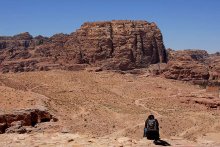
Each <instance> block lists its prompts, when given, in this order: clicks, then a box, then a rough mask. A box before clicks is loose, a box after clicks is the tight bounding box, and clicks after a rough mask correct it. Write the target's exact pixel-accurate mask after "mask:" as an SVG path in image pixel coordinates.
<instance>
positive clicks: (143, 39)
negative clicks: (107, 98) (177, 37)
mask: <svg viewBox="0 0 220 147" xmlns="http://www.w3.org/2000/svg"><path fill="white" fill-rule="evenodd" d="M166 60H167V58H166V50H165V47H164V44H163V38H162V34H161V32H160V30H159V29H158V27H157V26H156V24H155V23H149V22H146V21H106V22H92V23H84V24H83V25H82V26H81V28H80V29H78V30H77V31H76V32H74V33H71V34H69V35H67V34H56V35H54V36H52V37H50V38H47V37H43V36H37V37H32V36H31V35H30V34H29V33H27V32H26V33H22V34H19V35H15V36H13V37H0V63H1V67H0V71H1V72H10V71H12V72H23V71H34V70H49V69H68V70H77V68H80V67H85V66H87V65H90V66H98V67H102V68H103V69H114V70H129V69H134V68H141V67H147V66H149V65H150V64H154V63H159V62H166Z"/></svg>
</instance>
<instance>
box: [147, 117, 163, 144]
mask: <svg viewBox="0 0 220 147" xmlns="http://www.w3.org/2000/svg"><path fill="white" fill-rule="evenodd" d="M144 137H147V138H148V139H155V140H157V139H159V138H160V137H159V123H158V121H157V119H155V118H154V116H153V115H149V116H148V119H147V120H146V121H145V128H144Z"/></svg>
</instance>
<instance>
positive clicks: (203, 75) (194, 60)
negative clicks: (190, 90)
mask: <svg viewBox="0 0 220 147" xmlns="http://www.w3.org/2000/svg"><path fill="white" fill-rule="evenodd" d="M168 60H169V61H168V64H167V66H166V68H165V70H164V71H163V74H164V76H165V77H166V78H169V79H175V80H182V81H191V82H193V83H194V84H200V85H207V84H211V85H213V84H214V85H218V84H219V83H220V81H219V80H220V79H219V74H220V70H219V69H220V68H219V67H220V62H219V61H220V56H217V55H209V54H208V53H207V52H206V51H204V50H182V51H174V50H171V49H168Z"/></svg>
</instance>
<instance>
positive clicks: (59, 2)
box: [0, 0, 220, 53]
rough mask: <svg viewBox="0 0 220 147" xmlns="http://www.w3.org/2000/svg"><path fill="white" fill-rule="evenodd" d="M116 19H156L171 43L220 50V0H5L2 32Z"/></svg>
mask: <svg viewBox="0 0 220 147" xmlns="http://www.w3.org/2000/svg"><path fill="white" fill-rule="evenodd" d="M113 19H129V20H130V19H131V20H147V21H149V22H156V23H157V25H158V26H159V28H160V29H161V31H162V33H163V37H164V43H165V46H166V48H173V49H205V50H208V51H209V52H210V53H212V52H217V51H220V45H219V44H220V0H0V36H3V35H15V34H18V33H20V32H30V33H31V34H32V35H33V36H36V35H39V34H41V35H45V36H51V35H53V34H55V33H60V32H63V33H71V32H73V31H75V30H76V29H77V28H79V27H80V25H81V24H82V23H83V22H86V21H100V20H113Z"/></svg>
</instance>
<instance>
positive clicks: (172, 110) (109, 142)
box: [0, 71, 220, 146]
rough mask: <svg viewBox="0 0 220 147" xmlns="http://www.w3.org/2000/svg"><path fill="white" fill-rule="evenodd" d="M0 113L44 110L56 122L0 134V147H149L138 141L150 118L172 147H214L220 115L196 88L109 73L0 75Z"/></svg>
mask: <svg viewBox="0 0 220 147" xmlns="http://www.w3.org/2000/svg"><path fill="white" fill-rule="evenodd" d="M0 93H1V94H0V100H1V101H0V112H1V113H7V112H11V111H15V110H20V109H26V108H39V107H44V108H46V109H48V111H49V112H50V113H51V114H53V115H55V116H56V117H57V118H58V119H59V121H58V122H48V123H47V122H45V123H42V124H39V125H38V126H37V127H36V129H35V131H33V132H31V133H28V134H2V135H0V140H1V142H0V146H154V144H153V143H152V141H149V140H147V139H145V138H143V137H142V136H143V127H144V122H145V119H146V118H147V116H148V115H149V114H154V115H155V117H156V118H157V119H158V121H159V123H160V135H161V139H162V140H164V141H166V142H168V143H169V144H171V145H173V146H220V113H219V112H220V110H219V109H207V107H206V106H205V105H201V104H198V103H193V102H189V101H188V100H189V99H202V100H203V99H204V100H206V99H209V100H210V98H212V97H213V96H212V94H211V93H207V92H206V90H205V89H202V88H200V87H199V86H195V85H190V84H188V83H183V82H180V81H174V80H168V79H164V78H162V77H151V76H147V75H132V74H119V73H115V72H107V71H104V72H88V71H77V72H69V71H48V72H30V73H17V74H1V75H0Z"/></svg>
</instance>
